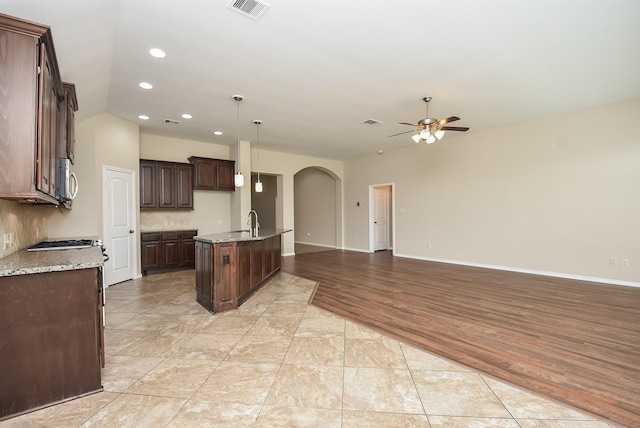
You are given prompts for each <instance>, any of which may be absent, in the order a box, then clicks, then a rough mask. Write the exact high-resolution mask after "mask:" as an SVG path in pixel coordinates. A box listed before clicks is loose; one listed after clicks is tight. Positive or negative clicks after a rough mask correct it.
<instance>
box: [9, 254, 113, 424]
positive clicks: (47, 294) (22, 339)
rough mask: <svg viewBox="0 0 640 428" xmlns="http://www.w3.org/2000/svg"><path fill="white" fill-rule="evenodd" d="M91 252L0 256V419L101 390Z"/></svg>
mask: <svg viewBox="0 0 640 428" xmlns="http://www.w3.org/2000/svg"><path fill="white" fill-rule="evenodd" d="M103 264H104V260H103V256H102V252H101V251H100V248H98V247H91V248H85V249H72V250H58V251H42V252H27V251H26V250H22V251H19V252H17V253H14V254H11V255H9V256H7V257H5V258H2V259H0V379H1V380H0V420H3V419H6V418H9V417H12V416H16V415H18V414H21V413H24V412H27V411H33V410H36V409H39V408H42V407H46V406H49V405H52V404H57V403H61V402H63V401H67V400H71V399H73V398H77V397H82V396H84V395H87V394H92V393H95V392H100V391H102V382H101V376H100V367H101V365H102V362H103V358H104V354H103V349H104V340H103V337H104V336H103V334H104V330H103V325H102V299H101V291H102V290H101V285H102V281H101V269H102V266H103Z"/></svg>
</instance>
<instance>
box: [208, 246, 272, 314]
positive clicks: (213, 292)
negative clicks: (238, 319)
mask: <svg viewBox="0 0 640 428" xmlns="http://www.w3.org/2000/svg"><path fill="white" fill-rule="evenodd" d="M280 248H281V236H280V235H277V236H272V237H269V238H264V239H262V238H256V239H250V240H239V241H229V242H227V241H224V240H223V241H220V242H206V241H202V240H197V241H196V291H197V292H196V295H197V301H198V303H200V304H201V305H202V306H204V307H205V308H207V309H208V310H209V311H211V312H220V311H226V310H228V309H235V308H237V307H238V305H240V304H242V303H243V302H244V301H246V300H247V299H248V298H249V297H250V296H251V295H252V294H253V293H255V292H256V291H257V290H258V289H259V288H260V287H261V286H263V285H264V284H266V283H267V281H268V280H269V279H270V278H271V277H272V276H273V275H275V274H276V273H277V272H279V271H280ZM210 270H211V272H210ZM211 298H212V299H213V301H211V300H209V299H211Z"/></svg>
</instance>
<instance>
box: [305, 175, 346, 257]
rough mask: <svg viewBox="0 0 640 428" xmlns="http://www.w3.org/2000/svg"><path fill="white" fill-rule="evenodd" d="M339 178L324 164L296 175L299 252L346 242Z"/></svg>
mask: <svg viewBox="0 0 640 428" xmlns="http://www.w3.org/2000/svg"><path fill="white" fill-rule="evenodd" d="M341 212H342V206H341V184H340V180H339V178H338V177H337V176H336V175H335V174H333V173H332V172H331V171H328V170H326V169H324V168H319V167H309V168H304V169H302V170H300V171H298V172H297V173H296V174H295V175H294V224H295V228H294V244H295V252H296V254H299V253H301V252H310V251H325V250H331V249H335V248H340V247H341V246H342V233H341V230H342V220H341V219H342V215H341Z"/></svg>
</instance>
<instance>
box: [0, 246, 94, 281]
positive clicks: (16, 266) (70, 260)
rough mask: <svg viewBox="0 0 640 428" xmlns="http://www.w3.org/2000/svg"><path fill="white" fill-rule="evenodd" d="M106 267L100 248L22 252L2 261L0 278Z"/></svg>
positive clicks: (0, 262)
mask: <svg viewBox="0 0 640 428" xmlns="http://www.w3.org/2000/svg"><path fill="white" fill-rule="evenodd" d="M103 265H104V260H103V258H102V251H101V250H100V248H99V247H91V248H80V249H72V250H54V251H27V250H21V251H18V252H17V253H13V254H10V255H8V256H6V257H4V258H2V259H0V276H14V275H28V274H32V273H44V272H60V271H65V270H74V269H89V268H96V267H101V266H103Z"/></svg>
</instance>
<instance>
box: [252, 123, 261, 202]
mask: <svg viewBox="0 0 640 428" xmlns="http://www.w3.org/2000/svg"><path fill="white" fill-rule="evenodd" d="M253 123H254V124H255V125H256V154H257V157H258V181H256V193H260V192H262V182H261V181H260V148H259V147H258V144H259V143H260V131H259V129H260V125H261V124H262V121H261V120H257V119H256V120H254V121H253Z"/></svg>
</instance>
